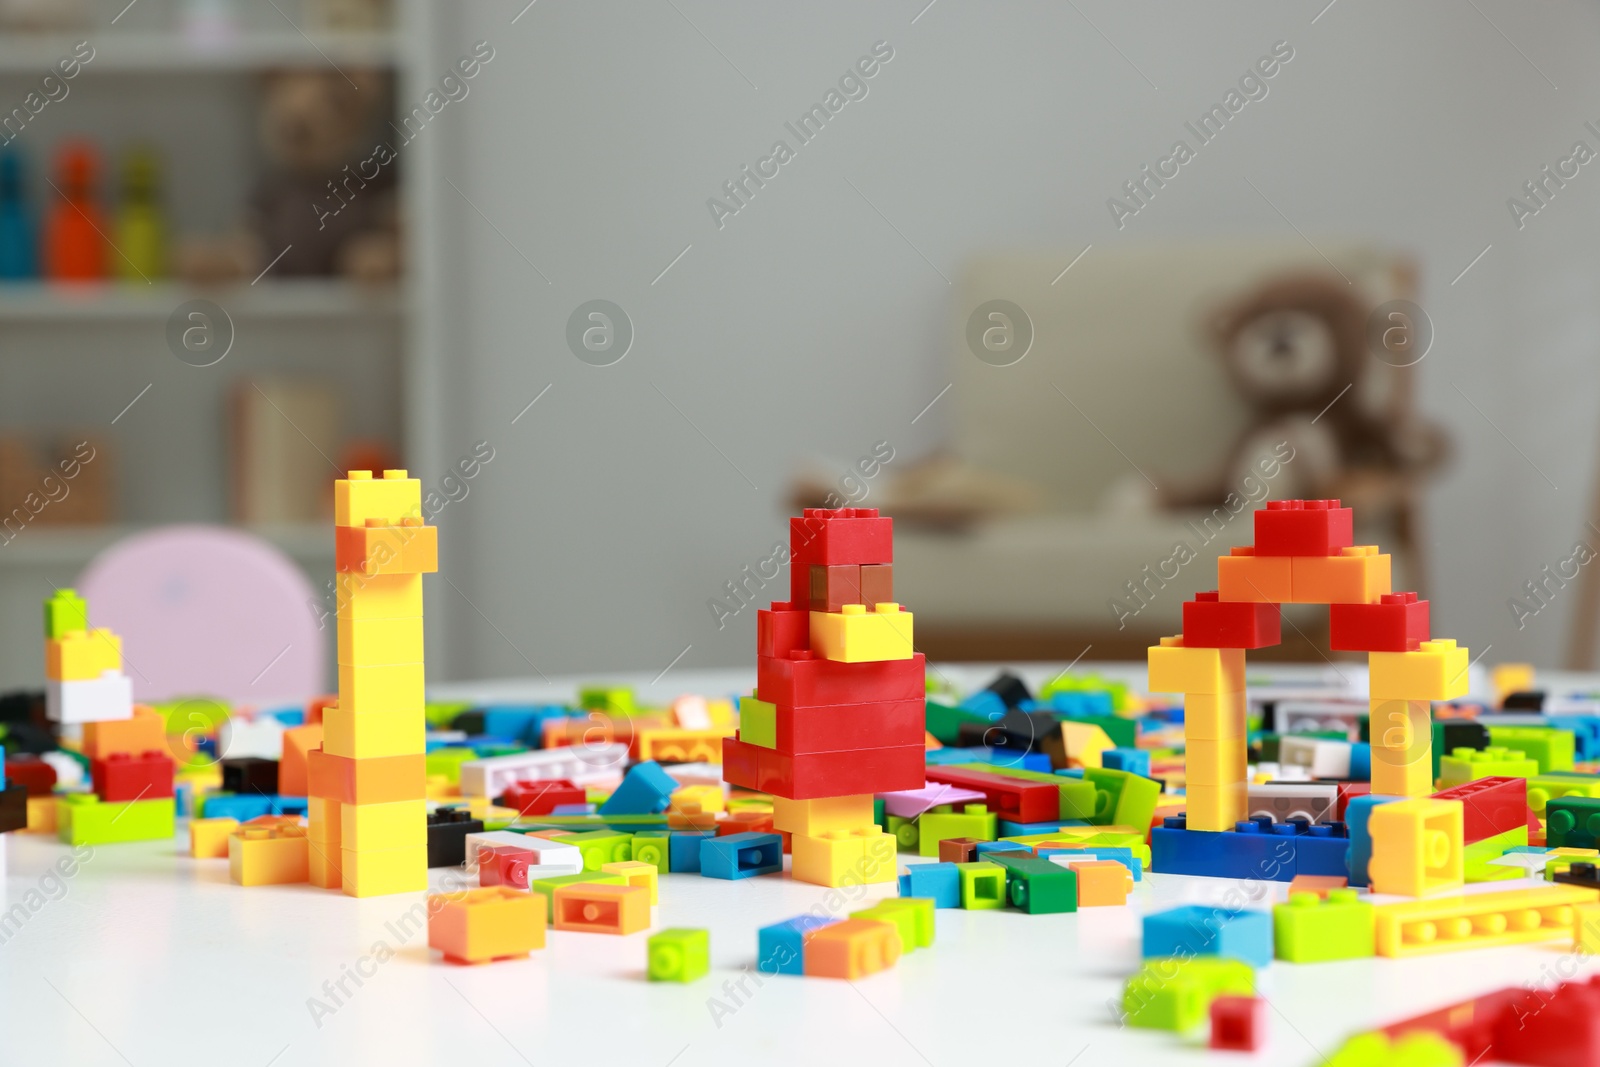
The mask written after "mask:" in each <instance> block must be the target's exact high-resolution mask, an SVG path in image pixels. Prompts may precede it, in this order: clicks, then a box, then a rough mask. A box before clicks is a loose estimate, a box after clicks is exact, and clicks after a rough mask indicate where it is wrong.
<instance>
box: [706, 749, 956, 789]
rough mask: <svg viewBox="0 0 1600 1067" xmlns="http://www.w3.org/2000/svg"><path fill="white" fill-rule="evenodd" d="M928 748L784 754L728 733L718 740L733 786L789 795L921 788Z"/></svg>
mask: <svg viewBox="0 0 1600 1067" xmlns="http://www.w3.org/2000/svg"><path fill="white" fill-rule="evenodd" d="M925 753H926V749H925V748H924V747H923V746H922V745H921V744H916V745H898V746H893V747H888V748H858V749H851V750H847V751H839V752H805V753H794V754H791V753H786V752H778V751H774V750H772V749H764V748H758V747H755V746H753V745H746V744H744V743H743V742H741V741H738V740H736V739H734V738H729V739H728V740H726V741H724V742H723V745H722V768H723V777H724V778H725V779H726V780H727V781H728V782H730V783H732V784H734V785H739V786H743V787H745V788H748V789H754V790H757V791H758V792H762V793H768V794H771V795H773V796H780V797H787V798H789V799H792V800H815V799H818V798H821V797H830V796H847V795H854V794H859V793H890V792H895V791H897V790H901V789H920V788H921V787H922V786H923V784H924V783H925V779H924V777H923V769H924V767H925V766H926V756H925Z"/></svg>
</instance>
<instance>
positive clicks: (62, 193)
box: [40, 141, 106, 282]
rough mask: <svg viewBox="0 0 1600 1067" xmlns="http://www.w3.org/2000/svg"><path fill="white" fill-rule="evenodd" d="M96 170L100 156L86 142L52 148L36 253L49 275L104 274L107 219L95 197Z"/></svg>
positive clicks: (86, 277) (89, 277)
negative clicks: (52, 164)
mask: <svg viewBox="0 0 1600 1067" xmlns="http://www.w3.org/2000/svg"><path fill="white" fill-rule="evenodd" d="M99 171H100V160H99V157H98V156H97V154H96V153H95V150H94V147H93V146H92V145H89V144H88V143H86V142H83V141H69V142H68V143H66V144H64V145H62V147H61V149H60V150H59V151H58V152H57V154H56V165H55V176H54V178H53V179H52V180H53V182H54V184H55V188H54V189H52V190H51V191H50V194H49V200H48V203H49V208H48V209H47V210H46V212H45V220H44V233H43V242H42V245H43V247H42V249H41V253H42V254H41V257H40V258H41V259H42V260H43V266H44V276H45V277H46V278H49V279H51V280H52V281H74V282H81V281H98V280H100V279H102V278H104V277H105V276H106V239H105V236H104V235H105V232H106V221H105V218H104V216H103V215H102V214H101V212H100V208H99V205H98V204H96V203H95V201H94V187H95V183H96V180H97V178H98V176H99Z"/></svg>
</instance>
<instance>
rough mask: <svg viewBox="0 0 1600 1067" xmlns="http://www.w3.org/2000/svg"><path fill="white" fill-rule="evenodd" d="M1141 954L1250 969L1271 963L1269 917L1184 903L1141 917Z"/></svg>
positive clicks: (1257, 913)
mask: <svg viewBox="0 0 1600 1067" xmlns="http://www.w3.org/2000/svg"><path fill="white" fill-rule="evenodd" d="M1143 952H1144V955H1145V956H1146V958H1149V957H1154V956H1220V957H1223V958H1225V959H1236V960H1243V961H1244V962H1246V963H1248V964H1250V965H1251V966H1253V967H1265V966H1267V964H1269V963H1271V962H1272V916H1271V915H1269V914H1267V913H1266V912H1264V911H1243V910H1240V909H1237V908H1223V907H1209V906H1207V905H1203V904H1186V905H1184V906H1182V907H1177V908H1170V909H1168V910H1167V911H1160V912H1155V913H1154V914H1151V915H1146V916H1145V917H1144V948H1143Z"/></svg>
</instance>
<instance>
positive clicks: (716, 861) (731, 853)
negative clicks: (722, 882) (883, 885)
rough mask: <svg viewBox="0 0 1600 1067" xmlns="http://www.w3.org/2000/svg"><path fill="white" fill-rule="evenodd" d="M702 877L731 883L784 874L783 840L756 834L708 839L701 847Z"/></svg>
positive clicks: (774, 835)
mask: <svg viewBox="0 0 1600 1067" xmlns="http://www.w3.org/2000/svg"><path fill="white" fill-rule="evenodd" d="M700 873H701V874H703V875H705V876H706V877H707V878H723V879H728V880H736V879H740V878H750V877H753V876H755V875H759V874H782V873H783V838H781V837H779V836H778V835H777V834H757V833H743V834H730V835H728V836H726V837H712V838H707V839H706V842H705V843H704V844H703V845H701V846H700Z"/></svg>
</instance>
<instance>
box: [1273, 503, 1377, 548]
mask: <svg viewBox="0 0 1600 1067" xmlns="http://www.w3.org/2000/svg"><path fill="white" fill-rule="evenodd" d="M1354 530H1355V512H1354V511H1353V510H1352V509H1351V508H1347V507H1341V506H1340V503H1339V501H1337V500H1269V501H1267V502H1266V505H1265V506H1264V507H1261V508H1258V509H1257V510H1256V512H1255V549H1256V554H1257V555H1261V556H1333V555H1337V554H1338V552H1339V550H1340V549H1342V548H1348V547H1350V546H1351V545H1353V544H1355V534H1354Z"/></svg>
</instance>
